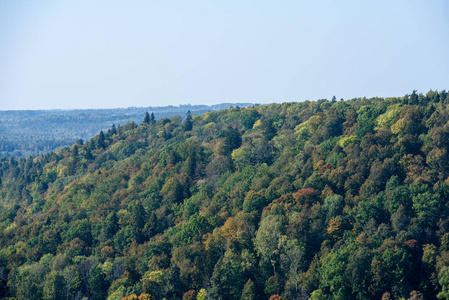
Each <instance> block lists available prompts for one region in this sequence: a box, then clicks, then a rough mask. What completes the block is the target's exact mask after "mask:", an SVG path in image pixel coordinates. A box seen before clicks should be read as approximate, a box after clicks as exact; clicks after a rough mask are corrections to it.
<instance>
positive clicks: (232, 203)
mask: <svg viewBox="0 0 449 300" xmlns="http://www.w3.org/2000/svg"><path fill="white" fill-rule="evenodd" d="M448 107H449V95H448V93H446V92H445V91H442V92H436V91H430V92H428V93H427V94H425V95H423V94H418V93H417V92H416V91H413V93H412V94H409V95H405V96H404V97H396V98H370V99H366V98H357V99H352V100H347V101H336V100H335V98H334V99H333V100H331V101H328V100H325V99H323V100H318V101H306V102H300V103H282V104H270V105H260V106H253V107H247V108H239V107H232V108H229V109H227V110H221V111H211V112H207V113H205V114H203V115H201V116H199V115H192V114H190V113H188V114H187V115H186V116H183V119H181V117H171V118H162V119H160V120H157V121H156V120H153V119H152V118H149V117H148V115H147V116H145V118H144V116H143V115H142V120H144V121H143V122H141V123H140V124H135V123H127V124H125V125H123V126H113V127H112V128H110V129H109V130H108V131H105V132H101V133H100V134H99V135H97V136H95V137H94V138H92V139H91V140H90V141H87V142H85V143H83V142H82V141H79V142H78V143H76V144H74V145H72V146H70V147H66V148H62V149H58V150H56V151H54V152H51V153H48V154H45V155H41V156H34V157H27V158H20V159H16V158H10V159H3V160H1V163H0V231H1V232H2V234H1V235H0V248H1V250H0V297H4V298H8V297H16V298H17V299H82V298H83V297H87V298H88V299H110V300H112V299H123V298H124V299H141V300H142V299H163V298H166V299H272V300H274V299H401V298H402V299H437V298H438V299H449V218H448V217H449V154H448V150H449V110H448ZM13 299H15V298H13Z"/></svg>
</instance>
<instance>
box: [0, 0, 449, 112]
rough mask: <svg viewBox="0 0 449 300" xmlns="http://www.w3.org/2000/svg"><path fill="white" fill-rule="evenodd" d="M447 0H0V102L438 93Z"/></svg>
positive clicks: (1, 106)
mask: <svg viewBox="0 0 449 300" xmlns="http://www.w3.org/2000/svg"><path fill="white" fill-rule="evenodd" d="M448 11H449V2H448V1H444V0H431V1H405V0H400V1H385V0H383V1H376V2H372V3H365V2H363V3H362V2H360V1H355V0H351V1H344V3H341V2H340V3H336V2H335V1H330V0H319V1H313V2H312V1H282V2H276V3H274V2H270V1H245V2H241V1H235V0H231V1H226V2H219V1H190V2H188V3H187V2H183V1H170V2H167V1H164V2H155V1H151V2H144V1H135V0H131V1H127V2H126V3H125V2H124V3H121V2H119V1H84V0H82V1H76V3H75V2H73V1H66V0H61V1H56V0H44V1H37V0H32V1H20V0H19V1H3V2H2V3H0V66H1V67H0V110H12V109H20V110H21V109H85V108H118V107H148V106H165V105H175V106H177V105H182V104H192V105H195V104H206V105H213V104H218V103H224V102H229V103H236V102H252V103H261V104H263V103H272V102H284V101H303V100H307V99H309V100H317V99H320V98H327V99H331V98H332V96H333V95H335V96H336V97H337V98H338V99H340V98H344V99H349V98H354V97H363V96H366V97H373V96H379V97H389V96H398V97H399V96H403V95H404V94H407V93H411V91H412V90H414V89H416V90H418V91H419V92H422V93H426V92H427V91H429V90H430V89H433V90H442V89H448V88H449V86H448V83H449V57H448V55H447V53H449V40H448V39H447V37H448V36H449V18H448V15H447V12H448Z"/></svg>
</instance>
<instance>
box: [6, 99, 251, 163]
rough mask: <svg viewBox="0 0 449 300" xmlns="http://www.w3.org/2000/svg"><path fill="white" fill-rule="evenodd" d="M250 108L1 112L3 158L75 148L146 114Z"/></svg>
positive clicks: (196, 107)
mask: <svg viewBox="0 0 449 300" xmlns="http://www.w3.org/2000/svg"><path fill="white" fill-rule="evenodd" d="M235 105H238V106H239V107H247V106H250V104H248V103H239V104H229V103H223V104H216V105H210V106H208V105H179V106H159V107H157V106H156V107H128V108H114V109H74V110H4V111H1V110H0V157H6V158H7V157H11V156H13V157H22V156H23V157H26V156H29V155H37V154H45V153H47V152H50V151H54V150H56V149H57V148H61V147H64V146H70V145H73V144H74V143H75V142H76V141H77V140H80V139H81V140H85V141H87V140H90V139H91V138H92V137H93V136H94V135H96V134H99V133H100V131H101V130H104V131H106V130H108V129H109V128H111V126H112V124H115V125H116V126H118V125H120V124H121V125H124V124H126V123H129V122H135V123H140V122H141V121H142V116H143V115H144V114H145V112H147V111H149V112H150V113H151V112H152V113H153V114H156V118H157V119H163V118H170V117H172V116H175V115H185V114H186V113H187V111H188V110H190V111H191V112H192V113H195V114H198V115H200V114H203V113H205V112H208V111H213V110H222V109H227V108H229V107H230V106H235Z"/></svg>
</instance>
